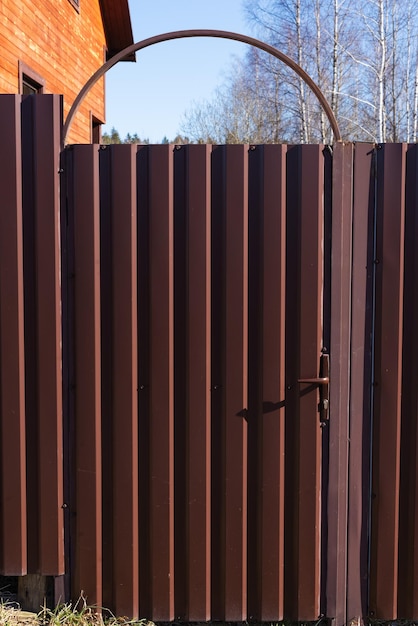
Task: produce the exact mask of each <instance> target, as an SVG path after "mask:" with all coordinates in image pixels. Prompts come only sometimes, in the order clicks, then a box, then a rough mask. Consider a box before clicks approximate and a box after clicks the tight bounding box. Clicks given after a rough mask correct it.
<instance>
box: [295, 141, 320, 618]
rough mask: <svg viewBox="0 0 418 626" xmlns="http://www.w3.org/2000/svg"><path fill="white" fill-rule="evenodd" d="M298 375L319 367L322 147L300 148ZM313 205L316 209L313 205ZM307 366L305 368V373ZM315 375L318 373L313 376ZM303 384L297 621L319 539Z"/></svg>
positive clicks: (306, 606)
mask: <svg viewBox="0 0 418 626" xmlns="http://www.w3.org/2000/svg"><path fill="white" fill-rule="evenodd" d="M300 165H301V233H300V237H301V247H300V255H301V256H300V263H301V273H300V277H299V280H300V289H301V304H300V306H301V319H300V350H301V351H300V375H301V377H304V376H305V375H307V376H308V377H309V376H310V373H309V372H312V371H313V372H315V371H316V372H317V371H318V370H319V356H320V353H321V349H322V322H323V320H322V298H323V293H322V289H323V255H322V250H323V184H324V179H323V176H324V171H323V170H324V165H323V155H322V146H303V147H302V151H301V164H300ZM312 204H313V207H312ZM306 370H307V371H306ZM315 375H316V374H315ZM304 390H305V391H306V388H305V389H304V387H303V385H302V386H301V388H300V411H301V413H300V415H301V422H300V432H299V437H300V460H299V462H300V484H299V489H300V503H299V524H300V526H299V538H298V542H299V562H298V569H299V585H300V586H299V620H304V619H307V618H308V616H310V619H315V617H319V614H320V605H319V596H320V563H321V558H320V541H321V528H320V524H321V496H320V487H321V483H320V481H321V435H322V433H321V429H320V424H319V415H318V401H319V398H318V391H317V390H312V391H311V392H309V393H308V394H306V395H304V393H303V392H304Z"/></svg>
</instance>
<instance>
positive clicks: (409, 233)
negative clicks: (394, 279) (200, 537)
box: [398, 145, 418, 619]
mask: <svg viewBox="0 0 418 626" xmlns="http://www.w3.org/2000/svg"><path fill="white" fill-rule="evenodd" d="M417 173H418V152H417V146H416V145H411V146H408V150H407V154H406V186H405V276H404V297H403V309H404V310H403V355H402V407H401V411H402V417H401V420H402V424H401V452H400V455H401V459H400V462H401V467H400V502H399V580H398V618H403V617H404V616H405V618H408V619H416V618H417V617H418V541H417V538H418V482H417V476H418V466H417V458H418V449H417V448H418V446H417V436H418V430H417V407H418V387H417V380H418V358H417V356H418V334H417V324H416V319H417V315H418V289H417V284H416V282H417V281H416V277H417V271H418V254H417V252H418V251H417V245H416V242H417V235H418V219H417V211H416V208H417V203H418V176H417Z"/></svg>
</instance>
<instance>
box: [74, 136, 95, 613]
mask: <svg viewBox="0 0 418 626" xmlns="http://www.w3.org/2000/svg"><path fill="white" fill-rule="evenodd" d="M70 155H71V157H72V164H71V168H72V172H71V174H72V178H71V191H70V192H69V193H70V197H71V199H72V203H71V207H70V211H71V215H70V216H69V219H70V220H72V221H73V236H74V241H73V246H74V296H73V297H74V346H73V350H74V355H75V359H74V371H75V378H74V385H75V389H74V394H75V403H74V405H75V406H74V416H73V419H74V426H75V436H74V444H75V450H74V460H75V501H74V503H72V504H73V506H75V510H74V511H73V514H74V515H75V533H76V541H75V542H74V543H75V558H74V582H73V584H74V589H77V590H83V591H84V593H85V595H86V596H87V597H88V599H89V602H91V603H97V604H98V605H101V604H102V570H101V562H102V468H101V350H100V241H99V235H100V231H99V149H98V147H97V146H74V147H73V148H72V150H71V152H70Z"/></svg>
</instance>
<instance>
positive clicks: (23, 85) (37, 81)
mask: <svg viewBox="0 0 418 626" xmlns="http://www.w3.org/2000/svg"><path fill="white" fill-rule="evenodd" d="M44 86H45V81H44V79H43V78H42V76H39V74H37V73H36V72H34V71H33V70H32V69H31V68H30V67H28V66H27V65H26V63H23V62H22V61H19V93H21V94H23V95H24V96H30V95H32V94H34V93H43V91H44Z"/></svg>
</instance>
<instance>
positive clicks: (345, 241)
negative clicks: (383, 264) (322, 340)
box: [326, 144, 354, 624]
mask: <svg viewBox="0 0 418 626" xmlns="http://www.w3.org/2000/svg"><path fill="white" fill-rule="evenodd" d="M353 153H354V149H353V145H352V144H347V145H343V144H338V145H336V146H335V147H334V151H333V178H332V237H331V246H332V247H331V263H332V274H331V344H330V345H331V346H332V350H333V353H332V359H331V364H330V380H331V384H330V422H329V468H328V471H329V476H330V480H329V483H328V484H329V488H328V502H327V505H328V508H327V516H328V528H327V530H328V554H327V561H328V562H327V573H328V576H327V608H326V612H327V616H332V617H334V618H335V621H336V624H345V623H346V621H347V620H346V612H345V595H346V588H347V515H348V503H347V500H348V498H347V489H346V485H347V484H348V443H349V405H350V396H349V393H350V356H351V355H350V348H351V346H350V338H351V272H352V207H353V198H352V193H353V185H352V181H353V156H354V154H353Z"/></svg>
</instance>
